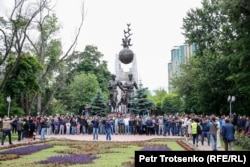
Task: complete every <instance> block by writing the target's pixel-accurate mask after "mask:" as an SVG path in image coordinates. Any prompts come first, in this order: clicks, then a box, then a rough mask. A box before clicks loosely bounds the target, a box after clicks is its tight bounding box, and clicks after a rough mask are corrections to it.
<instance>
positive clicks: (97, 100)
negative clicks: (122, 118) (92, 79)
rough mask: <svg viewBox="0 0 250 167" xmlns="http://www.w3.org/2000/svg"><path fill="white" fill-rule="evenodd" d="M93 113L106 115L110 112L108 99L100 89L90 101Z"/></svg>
mask: <svg viewBox="0 0 250 167" xmlns="http://www.w3.org/2000/svg"><path fill="white" fill-rule="evenodd" d="M90 110H91V115H93V116H95V115H98V116H101V117H104V116H106V115H107V113H108V110H109V109H108V105H107V101H106V100H105V99H104V97H103V95H102V93H101V92H100V91H98V92H97V93H96V95H95V97H93V98H92V100H91V103H90Z"/></svg>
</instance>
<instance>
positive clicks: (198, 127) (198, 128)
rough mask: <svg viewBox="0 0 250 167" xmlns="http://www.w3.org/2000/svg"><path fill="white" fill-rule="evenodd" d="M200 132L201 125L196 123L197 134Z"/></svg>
mask: <svg viewBox="0 0 250 167" xmlns="http://www.w3.org/2000/svg"><path fill="white" fill-rule="evenodd" d="M201 132H202V128H201V125H200V124H198V123H197V134H200V133H201Z"/></svg>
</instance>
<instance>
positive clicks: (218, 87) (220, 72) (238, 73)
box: [171, 0, 250, 114]
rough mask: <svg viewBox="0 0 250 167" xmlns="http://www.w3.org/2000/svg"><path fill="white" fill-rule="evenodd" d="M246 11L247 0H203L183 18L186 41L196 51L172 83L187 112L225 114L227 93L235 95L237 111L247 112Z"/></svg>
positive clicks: (247, 48)
mask: <svg viewBox="0 0 250 167" xmlns="http://www.w3.org/2000/svg"><path fill="white" fill-rule="evenodd" d="M249 11H250V10H249V2H248V1H247V0H232V1H230V0H203V2H202V7H201V8H196V9H191V10H190V11H189V12H188V13H187V16H186V17H185V18H184V19H183V22H184V23H183V29H184V33H183V34H184V35H185V37H186V42H187V43H188V44H195V45H196V52H195V54H194V55H193V57H192V58H191V59H190V60H189V61H188V62H187V64H185V65H184V66H183V69H184V71H185V74H184V75H182V76H180V77H177V78H174V79H173V80H172V81H171V84H172V85H173V86H174V87H175V91H176V92H178V93H179V94H180V95H181V97H183V99H184V101H185V105H186V106H185V107H186V110H188V111H189V112H190V111H194V112H197V113H207V114H212V113H214V114H228V113H229V111H228V110H229V109H228V106H229V105H228V102H227V96H228V95H234V96H236V99H237V100H238V101H237V102H236V104H234V106H235V107H234V108H237V111H236V112H238V113H242V114H243V113H246V108H245V107H246V99H248V97H249V93H248V92H249V86H248V83H249V82H248V79H249V77H248V76H249V69H248V67H249V65H247V64H249V63H248V60H249V53H250V52H249V28H250V27H249V19H247V18H249ZM247 78H248V79H247ZM243 97H244V98H243ZM243 99H244V101H245V102H244V103H242V102H243ZM248 104H249V102H248ZM235 110H236V109H235Z"/></svg>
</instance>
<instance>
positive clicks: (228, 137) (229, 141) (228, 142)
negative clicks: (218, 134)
mask: <svg viewBox="0 0 250 167" xmlns="http://www.w3.org/2000/svg"><path fill="white" fill-rule="evenodd" d="M234 134H235V128H234V125H233V124H232V123H231V122H230V121H229V119H228V118H227V119H226V120H225V124H224V125H223V126H222V139H223V141H224V145H225V151H228V146H229V147H230V148H229V150H230V151H233V150H234V141H235V136H234Z"/></svg>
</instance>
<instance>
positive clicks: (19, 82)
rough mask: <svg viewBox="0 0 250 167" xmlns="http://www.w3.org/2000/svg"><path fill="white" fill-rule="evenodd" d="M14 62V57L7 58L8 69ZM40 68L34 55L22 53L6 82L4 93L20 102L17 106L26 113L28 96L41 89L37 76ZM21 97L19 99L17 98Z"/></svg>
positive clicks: (28, 102)
mask: <svg viewBox="0 0 250 167" xmlns="http://www.w3.org/2000/svg"><path fill="white" fill-rule="evenodd" d="M14 64H15V58H14V57H13V58H9V63H8V65H7V67H6V69H7V70H8V69H9V68H12V66H13V65H14ZM41 69H42V66H41V64H40V63H39V61H38V60H37V58H36V57H35V56H31V55H29V54H24V55H22V56H21V58H20V61H19V62H18V64H17V65H16V68H15V69H14V70H13V72H12V75H11V76H10V77H9V79H8V80H7V82H6V85H5V88H4V93H5V94H6V96H7V95H9V96H11V98H12V101H14V100H17V103H18V102H21V103H18V104H20V105H19V106H18V107H20V108H22V109H23V110H24V112H25V113H26V114H27V115H28V111H29V104H30V98H29V97H30V96H32V95H33V94H36V93H38V92H39V91H41V88H40V85H39V83H38V80H39V78H38V77H37V74H38V72H39V71H40V70H41ZM19 99H21V100H19Z"/></svg>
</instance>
